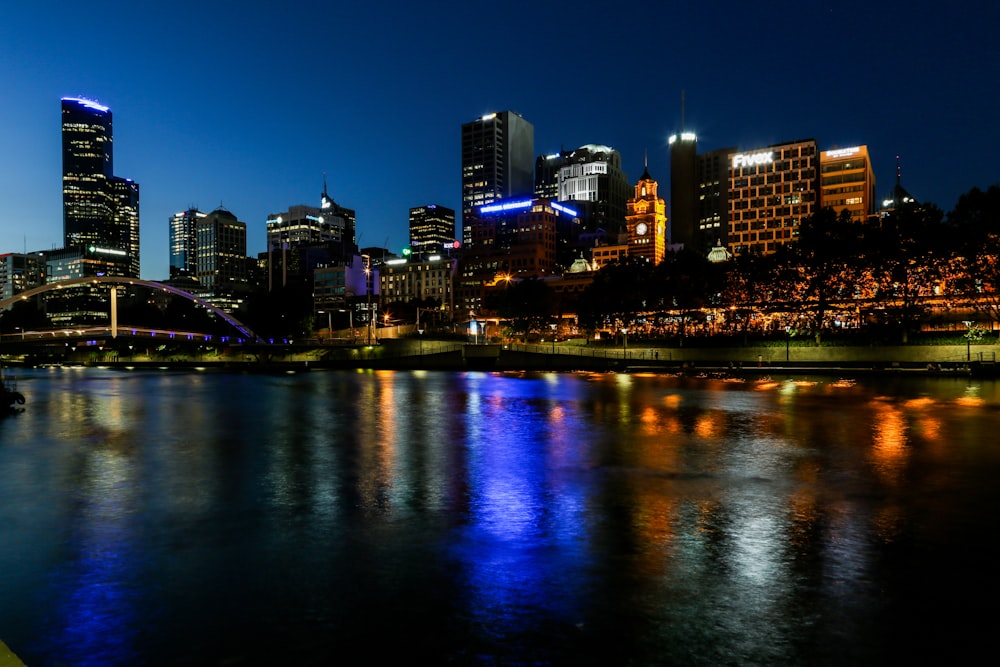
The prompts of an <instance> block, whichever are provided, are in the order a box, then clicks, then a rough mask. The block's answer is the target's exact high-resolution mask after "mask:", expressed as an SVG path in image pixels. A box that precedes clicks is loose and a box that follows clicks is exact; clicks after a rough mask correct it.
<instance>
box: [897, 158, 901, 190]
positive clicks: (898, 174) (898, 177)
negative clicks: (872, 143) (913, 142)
mask: <svg viewBox="0 0 1000 667" xmlns="http://www.w3.org/2000/svg"><path fill="white" fill-rule="evenodd" d="M901 177H902V170H901V169H900V166H899V156H898V155H897V156H896V187H897V188H898V187H899V184H900V180H901Z"/></svg>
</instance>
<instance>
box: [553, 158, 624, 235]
mask: <svg viewBox="0 0 1000 667" xmlns="http://www.w3.org/2000/svg"><path fill="white" fill-rule="evenodd" d="M630 190H631V186H630V185H629V182H628V176H626V175H625V172H624V171H622V158H621V154H619V153H618V151H616V150H614V149H613V148H610V147H608V146H602V145H599V144H587V145H585V146H581V147H580V148H577V149H576V150H573V151H562V152H560V153H557V154H554V155H542V156H539V157H538V159H537V160H536V161H535V197H536V198H546V199H555V200H556V201H559V202H562V203H565V204H567V205H569V206H571V207H572V208H573V209H574V210H576V211H577V213H578V214H579V216H580V223H581V230H582V231H584V232H591V233H592V232H596V231H597V230H602V231H604V232H605V233H606V234H607V235H608V236H610V237H614V236H616V235H617V234H620V233H622V232H623V231H624V230H625V209H626V206H625V202H626V201H627V200H628V196H629V192H630Z"/></svg>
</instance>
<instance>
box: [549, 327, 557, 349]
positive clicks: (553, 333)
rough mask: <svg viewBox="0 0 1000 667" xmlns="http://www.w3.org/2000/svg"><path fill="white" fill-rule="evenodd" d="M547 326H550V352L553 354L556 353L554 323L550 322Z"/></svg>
mask: <svg viewBox="0 0 1000 667" xmlns="http://www.w3.org/2000/svg"><path fill="white" fill-rule="evenodd" d="M549 326H550V327H552V354H555V353H556V325H555V324H550V325H549Z"/></svg>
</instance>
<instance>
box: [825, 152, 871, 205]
mask: <svg viewBox="0 0 1000 667" xmlns="http://www.w3.org/2000/svg"><path fill="white" fill-rule="evenodd" d="M819 173H820V176H819V204H820V206H821V207H823V208H827V207H829V208H832V209H833V210H834V211H836V212H837V214H838V215H839V214H840V212H841V211H844V210H846V211H850V214H851V219H852V220H854V221H856V222H864V221H865V220H867V219H868V218H869V217H870V216H872V215H874V214H875V208H876V201H875V172H874V171H873V170H872V163H871V158H870V157H869V155H868V147H867V146H852V147H850V148H837V149H834V150H829V151H823V152H821V153H820V154H819Z"/></svg>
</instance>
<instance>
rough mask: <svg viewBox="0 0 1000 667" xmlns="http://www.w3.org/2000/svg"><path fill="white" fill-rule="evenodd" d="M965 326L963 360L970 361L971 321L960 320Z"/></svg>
mask: <svg viewBox="0 0 1000 667" xmlns="http://www.w3.org/2000/svg"><path fill="white" fill-rule="evenodd" d="M962 324H964V325H965V360H966V361H972V320H962Z"/></svg>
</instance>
